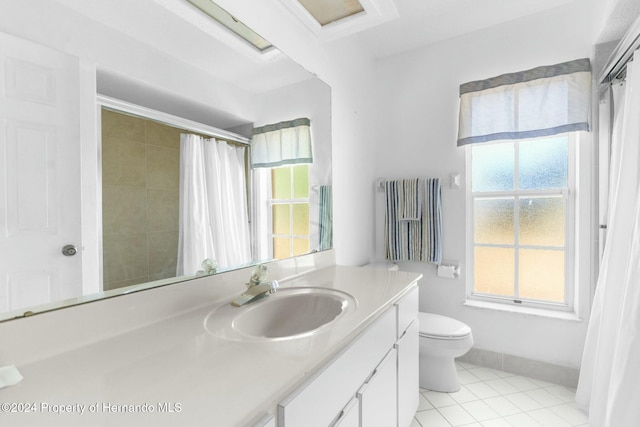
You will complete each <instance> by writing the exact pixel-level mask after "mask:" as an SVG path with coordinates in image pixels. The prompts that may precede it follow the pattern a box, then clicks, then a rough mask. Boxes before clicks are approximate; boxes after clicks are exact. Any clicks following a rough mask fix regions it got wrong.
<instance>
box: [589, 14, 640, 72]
mask: <svg viewBox="0 0 640 427" xmlns="http://www.w3.org/2000/svg"><path fill="white" fill-rule="evenodd" d="M639 47H640V16H639V17H638V18H636V20H635V21H634V22H633V24H631V27H629V30H628V31H627V32H626V34H625V35H624V36H623V37H622V39H620V42H619V43H618V45H617V46H616V47H615V49H614V50H613V52H612V53H611V55H610V56H609V58H608V59H607V62H606V63H605V66H604V67H603V68H602V71H601V72H600V75H599V76H598V82H599V83H600V84H607V83H611V82H612V81H614V80H615V79H616V78H617V77H619V76H620V75H622V74H623V73H624V72H625V71H626V68H627V64H628V63H629V62H630V61H631V59H632V58H633V52H635V51H636V49H638V48H639Z"/></svg>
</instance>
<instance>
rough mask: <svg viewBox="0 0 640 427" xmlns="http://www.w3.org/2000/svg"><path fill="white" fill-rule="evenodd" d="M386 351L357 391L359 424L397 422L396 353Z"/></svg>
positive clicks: (379, 426)
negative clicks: (367, 379)
mask: <svg viewBox="0 0 640 427" xmlns="http://www.w3.org/2000/svg"><path fill="white" fill-rule="evenodd" d="M396 353H397V352H396V349H395V348H394V349H392V350H391V351H389V353H387V355H386V356H385V358H384V359H383V360H382V362H380V364H379V365H378V367H377V368H376V370H375V372H374V374H373V376H372V377H371V378H370V379H369V381H367V382H366V383H365V384H364V385H363V386H362V387H361V388H360V390H359V391H358V395H357V396H358V399H359V400H360V425H361V426H363V427H389V426H395V425H396V423H397V393H396V390H397V366H396V365H397V354H396Z"/></svg>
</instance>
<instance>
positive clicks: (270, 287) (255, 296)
mask: <svg viewBox="0 0 640 427" xmlns="http://www.w3.org/2000/svg"><path fill="white" fill-rule="evenodd" d="M266 277H267V266H266V265H264V264H260V265H259V266H257V267H256V268H255V269H254V270H253V272H252V273H251V277H250V278H249V282H247V283H246V285H247V290H246V291H245V292H244V293H243V294H242V295H240V296H239V297H238V298H236V299H234V300H233V301H231V305H233V306H236V307H240V306H241V305H245V304H247V303H250V302H253V301H256V300H259V299H261V298H263V297H265V296H267V295H270V294H275V293H276V289H278V282H277V281H275V280H272V281H270V282H263V280H264V279H265V278H266Z"/></svg>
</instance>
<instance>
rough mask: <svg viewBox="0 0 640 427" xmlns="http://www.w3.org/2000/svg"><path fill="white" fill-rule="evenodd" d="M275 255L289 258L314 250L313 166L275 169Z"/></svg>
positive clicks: (273, 237)
mask: <svg viewBox="0 0 640 427" xmlns="http://www.w3.org/2000/svg"><path fill="white" fill-rule="evenodd" d="M271 194H272V198H271V213H272V230H271V233H270V234H271V239H272V245H273V257H274V258H275V259H282V258H289V257H292V256H296V255H301V254H306V253H308V252H309V251H310V250H311V235H310V231H311V227H310V215H309V213H310V212H309V205H310V202H309V195H310V188H309V165H306V164H305V165H295V166H282V167H279V168H273V169H272V170H271Z"/></svg>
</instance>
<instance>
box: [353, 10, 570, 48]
mask: <svg viewBox="0 0 640 427" xmlns="http://www.w3.org/2000/svg"><path fill="white" fill-rule="evenodd" d="M571 1H573V0H395V3H396V7H397V8H398V12H399V15H400V16H399V17H398V18H396V19H394V20H391V21H389V22H387V23H383V24H380V25H378V26H376V27H374V28H370V29H367V30H364V31H361V32H359V33H357V34H354V35H352V36H351V37H355V38H357V39H358V40H359V41H360V42H361V43H362V44H363V45H365V46H366V47H367V48H368V50H370V51H371V53H372V54H373V56H374V57H376V58H381V57H385V56H389V55H394V54H397V53H401V52H404V51H408V50H412V49H416V48H418V47H421V46H424V45H428V44H432V43H435V42H439V41H442V40H446V39H449V38H453V37H457V36H461V35H463V34H468V33H471V32H474V31H477V30H481V29H484V28H487V27H491V26H494V25H497V24H501V23H503V22H508V21H511V20H514V19H518V18H521V17H524V16H527V15H533V14H536V13H540V12H543V11H545V10H548V9H553V8H555V7H559V6H562V5H563V4H565V3H570V2H571Z"/></svg>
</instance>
